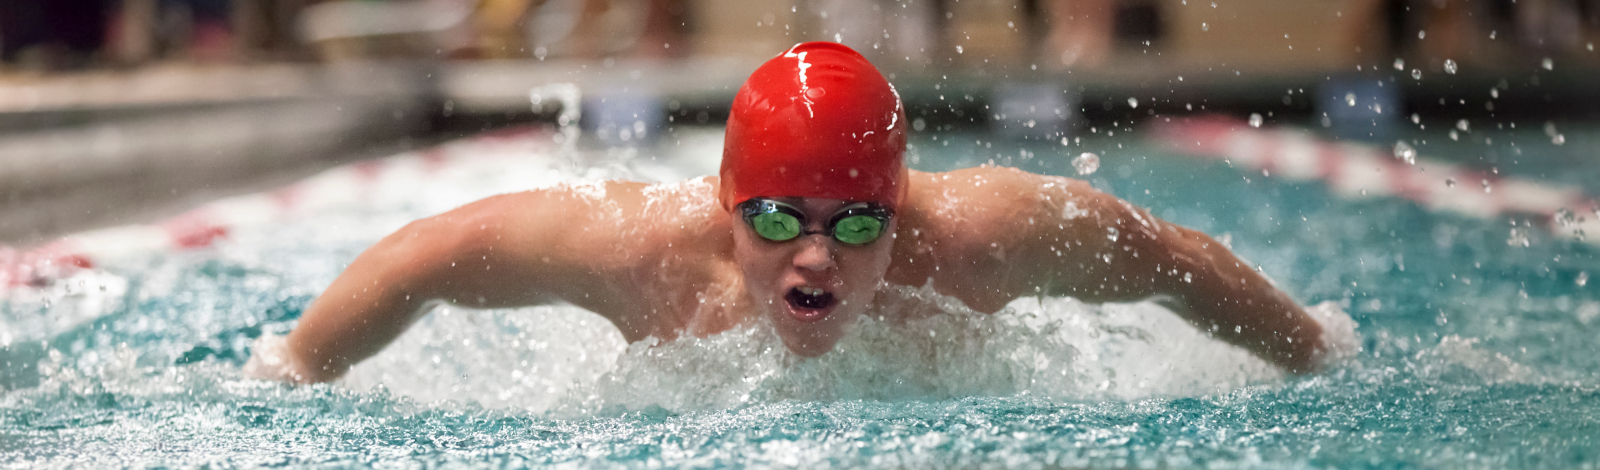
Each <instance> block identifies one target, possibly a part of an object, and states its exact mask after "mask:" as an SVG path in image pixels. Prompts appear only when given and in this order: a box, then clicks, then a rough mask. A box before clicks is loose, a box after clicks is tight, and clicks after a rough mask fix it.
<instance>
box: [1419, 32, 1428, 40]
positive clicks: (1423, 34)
mask: <svg viewBox="0 0 1600 470" xmlns="http://www.w3.org/2000/svg"><path fill="white" fill-rule="evenodd" d="M1427 37H1428V32H1427V31H1425V30H1424V31H1417V39H1427Z"/></svg>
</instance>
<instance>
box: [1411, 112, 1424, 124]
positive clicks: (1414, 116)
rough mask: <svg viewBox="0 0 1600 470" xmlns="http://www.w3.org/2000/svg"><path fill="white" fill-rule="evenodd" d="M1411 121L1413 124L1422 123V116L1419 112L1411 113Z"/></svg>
mask: <svg viewBox="0 0 1600 470" xmlns="http://www.w3.org/2000/svg"><path fill="white" fill-rule="evenodd" d="M1411 123H1412V124H1421V123H1422V116H1418V115H1417V113H1411Z"/></svg>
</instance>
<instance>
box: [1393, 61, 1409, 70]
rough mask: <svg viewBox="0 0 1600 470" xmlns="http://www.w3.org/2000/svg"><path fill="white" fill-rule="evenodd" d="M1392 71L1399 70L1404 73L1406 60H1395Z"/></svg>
mask: <svg viewBox="0 0 1600 470" xmlns="http://www.w3.org/2000/svg"><path fill="white" fill-rule="evenodd" d="M1394 69H1395V70H1400V71H1405V69H1406V60H1405V59H1400V58H1396V59H1395V60H1394Z"/></svg>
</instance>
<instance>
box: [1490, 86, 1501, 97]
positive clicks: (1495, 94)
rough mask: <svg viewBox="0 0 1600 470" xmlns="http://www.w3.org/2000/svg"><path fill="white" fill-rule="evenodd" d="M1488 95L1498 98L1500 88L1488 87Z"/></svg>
mask: <svg viewBox="0 0 1600 470" xmlns="http://www.w3.org/2000/svg"><path fill="white" fill-rule="evenodd" d="M1489 97H1490V98H1499V97H1500V89H1499V88H1490V89H1489Z"/></svg>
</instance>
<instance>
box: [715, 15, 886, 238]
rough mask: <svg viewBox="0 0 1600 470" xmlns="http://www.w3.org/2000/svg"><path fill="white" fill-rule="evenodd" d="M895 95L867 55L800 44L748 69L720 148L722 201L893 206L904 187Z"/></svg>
mask: <svg viewBox="0 0 1600 470" xmlns="http://www.w3.org/2000/svg"><path fill="white" fill-rule="evenodd" d="M905 128H906V116H905V111H904V110H903V109H902V108H901V106H900V95H899V94H898V93H896V92H895V90H894V87H893V86H891V85H889V81H888V80H884V78H883V74H881V73H878V69H877V68H875V67H873V66H872V64H871V63H870V62H867V59H866V58H865V57H862V56H861V54H858V53H856V51H854V50H851V49H850V48H848V47H845V46H844V45H841V44H836V43H831V42H807V43H802V44H797V45H795V46H794V47H792V48H789V50H788V51H786V52H784V53H783V54H780V55H778V56H777V57H773V58H772V59H771V60H768V61H767V63H765V64H762V65H761V67H760V68H758V69H756V71H755V73H753V74H750V79H749V80H745V82H744V86H743V87H741V88H739V94H738V95H735V96H734V98H733V110H732V112H731V113H730V114H729V116H728V130H727V137H726V138H725V140H724V141H723V148H722V182H721V184H722V193H721V194H720V198H721V200H722V206H723V207H724V208H726V209H729V210H732V208H733V206H734V205H737V204H738V203H740V202H744V201H745V200H748V199H750V198H754V197H783V196H788V197H819V198H829V199H843V200H849V201H863V202H876V203H879V204H884V205H886V206H889V207H891V208H894V207H899V204H900V200H901V198H902V197H903V196H904V195H905V192H906V166H905V158H904V155H905V151H906V132H905Z"/></svg>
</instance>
